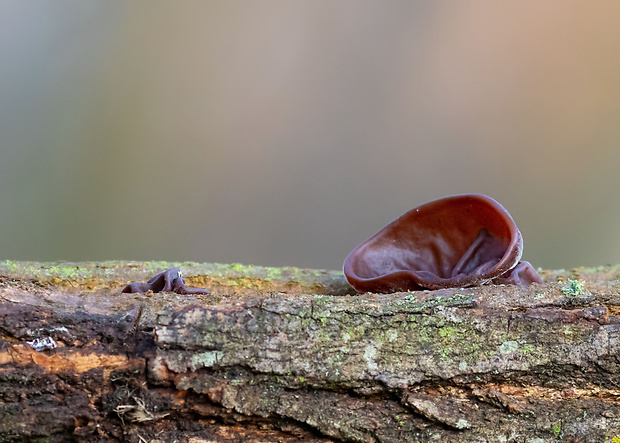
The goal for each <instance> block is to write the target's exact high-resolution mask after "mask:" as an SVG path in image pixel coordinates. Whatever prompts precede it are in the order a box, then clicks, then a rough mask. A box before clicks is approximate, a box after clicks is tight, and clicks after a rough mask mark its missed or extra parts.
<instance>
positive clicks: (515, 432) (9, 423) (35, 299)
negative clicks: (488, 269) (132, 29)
mask: <svg viewBox="0 0 620 443" xmlns="http://www.w3.org/2000/svg"><path fill="white" fill-rule="evenodd" d="M170 266H179V267H180V268H181V269H182V270H183V271H184V274H185V278H186V279H187V280H188V285H192V286H197V287H203V288H207V289H209V290H210V291H211V294H210V295H192V296H184V295H178V294H174V293H161V294H124V293H121V292H120V291H121V289H122V287H123V286H124V285H125V284H127V283H128V282H129V281H146V280H147V279H148V278H149V277H150V276H152V275H154V274H155V273H157V272H160V271H162V270H163V269H165V268H167V267H170ZM619 274H620V268H618V267H609V268H597V269H577V270H574V271H569V272H564V271H557V272H550V271H547V272H544V271H543V272H542V275H543V277H544V279H545V282H546V283H545V284H544V285H531V286H528V287H517V286H483V287H479V288H464V289H454V290H439V291H424V292H414V293H395V294H388V295H378V294H354V293H353V292H352V291H351V290H350V289H349V287H348V286H347V285H346V283H345V282H344V280H343V277H342V274H341V273H339V272H328V271H312V270H298V269H294V268H285V269H276V268H259V267H243V266H239V265H213V264H194V263H172V264H170V263H129V262H106V263H82V264H66V263H64V264H61V263H54V264H50V263H15V262H4V263H0V276H2V278H1V279H0V441H12V440H17V441H23V440H33V439H37V438H45V439H46V440H47V441H71V440H74V441H132V442H142V441H162V442H165V441H175V440H176V441H194V442H198V441H282V442H286V441H299V440H307V441H314V442H319V441H359V442H404V441H422V442H424V441H442V442H457V441H458V442H482V441H514V442H526V441H527V442H547V441H549V442H551V441H573V442H577V441H579V442H596V441H601V442H603V441H610V442H614V441H616V442H617V441H620V372H619V371H618V369H619V368H620V316H619V313H620V281H619V280H618V278H619V277H618V275H619Z"/></svg>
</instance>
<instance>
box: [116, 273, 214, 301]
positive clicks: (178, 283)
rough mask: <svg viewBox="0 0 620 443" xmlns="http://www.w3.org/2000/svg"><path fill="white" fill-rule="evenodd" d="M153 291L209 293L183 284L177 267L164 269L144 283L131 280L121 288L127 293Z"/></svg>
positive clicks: (186, 293)
mask: <svg viewBox="0 0 620 443" xmlns="http://www.w3.org/2000/svg"><path fill="white" fill-rule="evenodd" d="M148 291H153V292H176V293H177V294H183V295H192V294H209V291H207V290H206V289H200V288H192V287H189V286H185V279H184V278H183V277H181V270H180V269H179V268H176V267H175V268H170V269H166V270H165V271H163V272H160V273H159V274H157V275H155V276H153V277H151V279H150V280H149V281H147V282H146V283H138V282H133V283H129V284H128V285H127V286H125V287H124V288H123V291H122V292H128V293H135V292H139V293H145V292H148Z"/></svg>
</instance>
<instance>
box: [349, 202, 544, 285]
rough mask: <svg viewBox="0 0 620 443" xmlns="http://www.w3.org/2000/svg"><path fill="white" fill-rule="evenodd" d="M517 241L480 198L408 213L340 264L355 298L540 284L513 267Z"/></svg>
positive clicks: (510, 224)
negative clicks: (487, 285) (360, 294)
mask: <svg viewBox="0 0 620 443" xmlns="http://www.w3.org/2000/svg"><path fill="white" fill-rule="evenodd" d="M522 252H523V239H522V237H521V233H520V232H519V229H517V225H516V224H515V222H514V220H513V219H512V217H511V216H510V214H509V213H508V211H506V209H504V207H503V206H502V205H500V204H499V203H498V202H496V201H495V200H493V199H492V198H490V197H487V196H486V195H482V194H465V195H457V196H453V197H447V198H442V199H440V200H435V201H432V202H430V203H426V204H424V205H422V206H418V207H417V208H414V209H412V210H411V211H409V212H407V213H406V214H404V215H402V216H401V217H399V218H398V219H396V220H395V221H393V222H392V223H390V224H389V225H387V226H386V227H385V228H383V229H382V230H381V231H379V232H378V233H377V234H375V235H374V236H372V237H371V238H370V239H368V240H366V241H365V242H364V243H362V244H360V245H358V246H357V247H356V248H355V249H353V251H351V253H349V255H348V256H347V258H346V259H345V261H344V274H345V277H346V278H347V281H348V282H349V283H350V284H351V285H352V286H353V287H354V288H355V289H357V290H358V291H361V292H384V293H385V292H396V291H411V290H420V289H440V288H460V287H467V286H476V285H481V284H484V283H488V282H492V281H493V280H494V279H496V283H516V284H529V283H534V282H535V283H542V280H541V278H540V276H539V275H538V273H537V272H536V270H535V269H534V268H533V267H532V265H530V264H529V263H528V262H519V259H520V258H521V254H522Z"/></svg>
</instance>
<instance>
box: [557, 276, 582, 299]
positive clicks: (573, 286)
mask: <svg viewBox="0 0 620 443" xmlns="http://www.w3.org/2000/svg"><path fill="white" fill-rule="evenodd" d="M567 283H568V286H565V287H563V288H562V292H563V293H564V294H565V295H581V294H583V282H582V281H579V280H570V279H569V280H568V282H567Z"/></svg>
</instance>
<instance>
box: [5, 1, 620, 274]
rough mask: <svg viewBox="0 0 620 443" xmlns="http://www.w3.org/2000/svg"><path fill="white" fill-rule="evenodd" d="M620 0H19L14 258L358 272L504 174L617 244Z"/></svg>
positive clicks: (605, 256) (11, 130)
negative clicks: (388, 246)
mask: <svg viewBox="0 0 620 443" xmlns="http://www.w3.org/2000/svg"><path fill="white" fill-rule="evenodd" d="M618 17H620V2H617V1H615V0H610V1H605V0H601V1H597V2H594V3H592V2H582V1H571V0H561V1H560V0H550V1H545V2H539V1H536V0H518V1H517V0H514V1H513V0H511V1H506V2H497V1H495V0H476V1H456V2H435V1H430V0H429V1H410V0H402V1H400V0H398V1H396V0H382V1H367V0H337V1H334V0H311V1H310V0H307V1H306V0H299V1H294V2H292V1H289V0H265V1H261V2H247V1H234V0H221V1H209V2H205V1H198V0H196V1H192V0H177V1H174V2H170V1H164V0H143V1H137V0H133V1H117V2H110V1H105V0H71V1H67V0H54V1H53V2H50V1H47V0H27V1H21V0H20V1H18V0H11V1H9V0H0V258H1V259H15V260H69V261H79V260H104V259H135V260H145V259H161V260H180V261H185V260H192V261H200V262H240V263H248V264H256V265H264V266H280V265H290V266H301V267H313V268H329V269H337V268H340V267H341V264H342V261H343V259H344V258H345V256H346V255H347V253H348V252H349V251H350V250H351V249H352V248H353V247H354V246H355V245H356V244H357V243H359V242H361V241H363V240H365V239H366V238H368V237H369V236H371V235H372V234H374V233H375V232H376V231H378V230H379V229H380V228H382V227H383V226H384V225H386V224H387V223H388V222H390V221H392V220H393V219H394V218H396V217H398V216H399V215H401V214H402V213H404V212H406V211H407V210H409V209H411V208H413V207H415V206H418V205H420V204H422V203H425V202H427V201H430V200H434V199H436V198H439V197H443V196H447V195H452V194H460V193H468V192H480V193H485V194H488V195H490V196H492V197H493V198H495V199H496V200H498V201H499V202H500V203H502V204H503V205H504V206H505V207H506V208H507V209H508V210H509V211H510V213H511V214H512V216H513V218H514V219H515V220H516V222H517V224H518V226H519V228H520V230H521V232H522V233H523V236H524V239H525V254H524V258H525V259H527V260H529V261H531V262H532V263H533V264H534V265H535V266H538V267H543V268H569V267H574V266H579V265H603V264H607V263H620V197H619V196H618V191H619V190H620V173H619V167H620V26H619V25H618Z"/></svg>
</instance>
